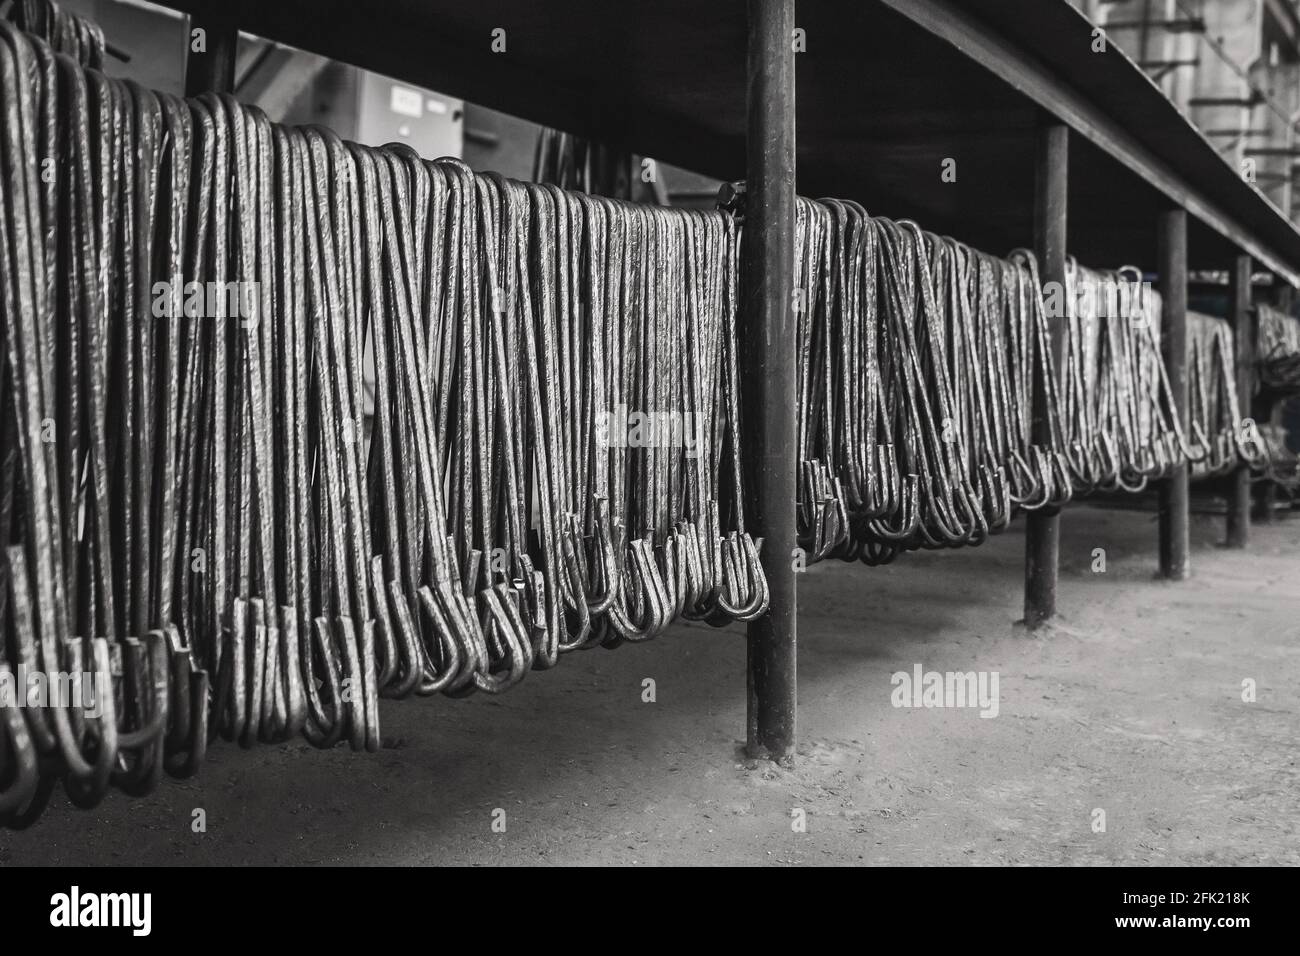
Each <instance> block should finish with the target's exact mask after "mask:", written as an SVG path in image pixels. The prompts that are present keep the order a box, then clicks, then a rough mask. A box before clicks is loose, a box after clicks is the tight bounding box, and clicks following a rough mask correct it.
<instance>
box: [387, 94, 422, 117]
mask: <svg viewBox="0 0 1300 956" xmlns="http://www.w3.org/2000/svg"><path fill="white" fill-rule="evenodd" d="M388 108H389V109H391V110H392V111H393V112H394V113H397V114H399V115H401V116H414V117H415V118H417V119H418V118H419V117H421V116H423V115H424V97H423V96H422V95H421V94H420V91H419V90H413V89H410V88H409V87H405V86H394V87H393V95H392V98H391V99H390V100H389V103H388Z"/></svg>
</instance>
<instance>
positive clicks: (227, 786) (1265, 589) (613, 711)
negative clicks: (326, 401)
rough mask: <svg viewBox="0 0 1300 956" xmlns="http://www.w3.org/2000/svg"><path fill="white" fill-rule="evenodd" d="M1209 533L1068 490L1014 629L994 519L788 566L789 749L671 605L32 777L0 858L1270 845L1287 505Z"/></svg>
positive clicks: (1141, 850) (1281, 771) (1294, 636)
mask: <svg viewBox="0 0 1300 956" xmlns="http://www.w3.org/2000/svg"><path fill="white" fill-rule="evenodd" d="M1221 537H1222V520H1221V519H1218V520H1213V519H1198V521H1197V524H1196V525H1195V528H1194V542H1195V556H1194V575H1195V577H1194V580H1193V581H1192V582H1189V583H1186V584H1183V585H1168V584H1163V583H1160V582H1157V581H1155V580H1153V576H1152V573H1153V569H1154V547H1155V540H1156V531H1155V524H1154V520H1153V518H1152V516H1150V515H1147V514H1142V513H1133V512H1103V511H1099V510H1094V509H1090V508H1080V509H1075V510H1071V511H1070V512H1068V513H1067V514H1066V516H1065V520H1064V537H1063V544H1062V575H1061V595H1060V603H1061V607H1062V609H1063V614H1062V616H1061V620H1060V624H1059V626H1057V627H1055V628H1053V629H1051V630H1050V631H1049V632H1048V633H1046V634H1044V635H1043V636H1041V637H1038V636H1032V637H1031V636H1029V635H1028V634H1027V633H1026V632H1025V631H1024V629H1023V628H1020V627H1017V626H1016V625H1015V624H1014V623H1013V622H1014V621H1015V620H1016V618H1018V617H1019V616H1020V601H1021V573H1022V571H1021V567H1022V549H1023V535H1022V528H1020V527H1018V528H1016V529H1013V530H1012V531H1010V532H1008V533H1007V534H1005V535H1004V536H1002V537H1001V538H998V539H995V540H994V541H992V542H990V543H989V544H987V545H986V546H984V547H981V548H978V549H969V550H964V551H952V552H946V553H927V554H920V555H912V556H908V557H906V558H904V559H903V560H902V561H900V562H899V563H898V564H896V565H894V566H893V567H889V568H883V569H868V568H863V567H855V566H847V565H842V564H839V563H828V564H824V565H820V566H817V567H815V568H813V569H811V570H810V572H809V573H808V574H807V575H806V576H805V577H804V578H803V579H801V584H800V602H801V611H800V648H799V664H800V686H799V692H800V700H801V707H800V714H799V720H800V735H801V738H802V740H803V741H804V743H803V746H802V748H801V750H802V752H801V755H800V758H799V760H798V762H797V764H796V766H795V767H794V769H793V770H785V769H781V768H778V767H774V766H771V765H769V764H761V765H758V766H754V765H752V764H751V765H746V762H744V761H743V760H742V759H741V757H740V756H739V743H740V741H739V739H738V738H739V737H740V736H741V735H742V733H743V727H744V686H745V685H744V643H743V639H742V635H741V632H740V631H738V630H736V631H722V632H718V631H713V630H711V629H708V628H690V627H682V628H678V629H676V630H675V631H673V632H672V633H670V634H669V635H667V636H666V637H664V638H661V639H659V640H658V641H655V642H652V643H650V644H646V645H641V646H639V647H625V648H623V649H621V650H618V651H615V652H606V651H601V650H595V651H590V652H586V653H583V654H578V655H570V656H569V657H566V658H565V659H564V660H563V661H562V663H561V665H560V667H559V668H558V669H556V670H554V671H552V672H550V673H544V674H533V675H531V676H530V677H529V678H528V679H527V680H526V681H525V682H524V684H523V685H522V686H520V687H519V688H517V689H515V690H513V691H512V692H510V693H509V694H507V695H504V696H502V697H500V698H495V699H493V698H488V697H483V696H478V697H476V698H474V699H471V700H468V701H459V702H458V701H451V700H444V699H437V700H431V701H423V702H405V703H395V704H391V705H387V706H386V708H385V710H384V712H383V720H384V733H385V736H386V737H388V738H390V742H391V743H392V744H393V745H394V746H393V747H392V748H391V749H386V750H384V751H382V752H381V753H379V754H377V755H371V756H365V755H356V754H352V753H350V752H348V751H347V750H346V749H338V750H335V751H332V752H330V753H321V752H317V751H313V750H312V749H311V748H309V747H308V746H306V745H305V744H291V745H285V746H280V747H270V748H262V749H258V750H251V751H241V750H239V749H237V748H235V747H232V746H230V745H218V746H217V747H216V748H215V752H214V753H213V754H212V755H211V759H210V760H209V763H208V765H207V766H206V767H205V769H204V771H203V772H202V774H201V775H200V777H199V778H198V779H197V781H190V782H188V783H176V782H172V781H168V782H166V783H164V785H163V787H162V788H161V790H160V792H158V793H156V794H155V795H154V796H152V797H151V798H149V799H147V800H143V801H136V802H132V801H129V800H127V799H126V798H124V797H123V796H122V795H121V794H115V795H113V796H112V797H111V798H110V799H109V800H108V801H107V802H106V803H105V804H104V805H103V806H102V807H101V808H100V809H99V810H97V811H95V812H91V813H82V812H78V811H74V810H72V809H70V808H69V807H68V805H67V804H66V802H64V801H63V800H62V798H61V797H56V801H55V804H54V805H53V806H52V807H51V810H50V812H49V813H48V814H47V816H46V818H45V819H44V820H43V821H42V822H41V823H40V824H38V825H37V827H36V828H35V829H34V830H33V831H30V832H28V833H25V834H19V835H14V834H8V833H2V832H0V864H6V863H13V864H19V863H100V864H118V865H120V864H129V863H135V862H151V863H191V864H243V863H346V864H366V863H397V864H422V863H441V864H447V863H456V864H517V863H524V864H535V863H593V864H602V863H608V864H626V865H633V864H642V865H645V864H666V863H706V864H707V863H732V864H786V865H791V864H824V863H850V864H853V863H867V864H963V863H971V864H997V863H1040V864H1076V863H1078V864H1105V863H1123V864H1235V863H1289V864H1293V865H1294V864H1297V863H1300V834H1298V833H1297V829H1298V827H1300V797H1298V796H1297V794H1300V772H1298V768H1297V746H1296V741H1297V740H1300V706H1298V701H1297V688H1300V521H1291V522H1287V523H1283V524H1280V525H1275V526H1271V527H1256V529H1255V540H1254V542H1253V544H1252V547H1251V549H1250V550H1249V551H1248V552H1244V553H1243V552H1230V551H1225V550H1222V549H1220V548H1218V547H1217V546H1216V545H1215V542H1216V541H1218V540H1219V539H1221ZM1095 548H1104V549H1105V552H1106V561H1107V565H1106V571H1105V573H1094V572H1093V571H1092V570H1091V566H1092V563H1093V550H1094V549H1095ZM915 664H921V665H923V666H924V668H925V669H926V670H938V671H967V670H977V671H978V670H986V671H997V672H998V673H999V678H1000V680H999V690H1000V701H1001V703H1000V713H999V716H997V717H996V718H995V719H981V718H980V717H979V715H978V712H977V711H975V710H969V709H968V710H956V709H947V710H941V709H895V708H894V707H892V706H891V703H890V696H891V691H892V689H893V688H892V687H891V684H890V675H891V674H892V673H893V672H895V671H899V670H904V671H911V669H912V668H913V666H914V665H915ZM647 677H651V678H654V680H655V682H656V690H657V701H656V702H655V703H643V702H642V700H641V691H642V680H643V679H644V678H647ZM1245 678H1252V679H1254V680H1255V682H1256V684H1257V695H1258V696H1257V700H1256V701H1255V702H1254V703H1244V702H1243V701H1242V692H1241V688H1242V681H1243V679H1245ZM199 807H201V808H203V809H204V810H205V811H206V814H207V822H208V830H207V833H206V834H203V835H199V834H194V833H192V832H191V828H190V822H191V819H192V811H193V810H194V808H199ZM796 808H799V809H802V810H804V811H805V813H806V820H807V829H806V832H804V833H796V832H793V830H792V810H794V809H796ZM1095 808H1100V809H1103V810H1104V811H1105V814H1106V821H1105V822H1106V830H1105V832H1104V833H1097V832H1094V831H1093V827H1092V823H1093V820H1094V816H1093V811H1094V809H1095ZM498 809H500V810H504V811H505V814H504V819H505V823H506V832H505V833H496V832H494V831H493V829H492V821H493V813H494V810H498ZM500 817H501V815H500V814H499V813H498V814H497V818H498V819H500Z"/></svg>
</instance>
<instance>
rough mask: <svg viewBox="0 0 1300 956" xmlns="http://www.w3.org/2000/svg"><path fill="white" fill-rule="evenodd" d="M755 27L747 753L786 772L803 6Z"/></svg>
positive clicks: (758, 8)
mask: <svg viewBox="0 0 1300 956" xmlns="http://www.w3.org/2000/svg"><path fill="white" fill-rule="evenodd" d="M748 17H749V48H748V57H747V67H746V71H747V78H748V82H747V86H746V108H747V111H748V135H747V139H746V150H747V161H748V166H749V168H748V172H747V176H746V187H745V188H746V196H745V238H744V254H745V279H744V283H745V289H744V291H745V298H744V302H745V306H744V308H745V314H744V336H743V338H744V351H743V360H744V366H743V368H744V379H745V381H744V384H743V387H744V389H745V405H744V408H745V412H746V418H745V450H746V452H747V453H748V455H747V457H748V459H749V461H748V468H749V474H748V498H749V514H750V520H751V521H752V529H751V530H752V533H753V534H754V535H756V536H759V537H762V539H763V552H762V556H763V570H764V572H765V573H766V574H767V581H768V587H769V589H770V590H771V598H772V599H771V606H770V608H769V609H768V611H767V613H766V614H764V615H763V616H762V617H761V618H759V619H758V620H756V621H754V622H752V623H751V624H750V625H749V632H748V681H747V686H748V720H747V723H748V733H747V742H748V749H749V753H750V755H751V756H754V757H760V756H769V757H772V758H773V759H778V760H779V759H782V758H785V757H789V756H791V755H793V753H794V746H795V578H794V565H793V561H792V554H793V552H794V548H795V546H796V543H797V542H796V538H795V507H796V505H795V498H796V494H797V485H796V475H797V463H796V461H795V455H794V449H795V447H796V444H795V439H796V434H797V424H796V417H797V411H798V409H797V398H796V387H795V381H796V380H795V362H796V356H795V316H794V309H793V297H792V293H793V287H794V228H795V192H794V163H795V139H794V117H795V99H794V50H793V47H792V35H793V31H794V3H793V2H792V0H748Z"/></svg>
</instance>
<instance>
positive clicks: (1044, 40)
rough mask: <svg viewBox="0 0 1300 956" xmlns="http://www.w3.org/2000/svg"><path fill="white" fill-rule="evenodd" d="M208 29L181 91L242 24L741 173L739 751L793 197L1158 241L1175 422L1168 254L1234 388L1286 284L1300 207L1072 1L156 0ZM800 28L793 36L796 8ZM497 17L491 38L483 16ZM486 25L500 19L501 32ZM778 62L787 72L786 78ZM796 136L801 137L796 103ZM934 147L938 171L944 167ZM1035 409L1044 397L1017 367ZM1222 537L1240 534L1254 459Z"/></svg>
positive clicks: (1041, 609)
mask: <svg viewBox="0 0 1300 956" xmlns="http://www.w3.org/2000/svg"><path fill="white" fill-rule="evenodd" d="M162 2H164V3H166V4H167V5H168V6H171V7H174V8H176V9H178V10H181V11H183V12H186V13H189V14H191V15H192V17H193V18H194V20H193V25H194V26H196V27H203V28H204V29H205V30H206V31H207V37H206V40H207V49H206V52H204V53H193V52H192V53H191V55H190V61H189V69H188V74H187V79H186V89H187V92H188V93H190V94H196V93H199V92H203V91H227V90H229V88H230V82H231V76H232V75H233V64H234V56H235V47H236V43H237V32H236V29H237V28H238V29H243V30H246V31H248V32H251V33H255V34H257V35H259V36H262V37H266V38H268V39H272V40H276V41H279V42H282V43H286V44H289V45H293V46H297V47H300V48H303V49H308V50H310V51H311V52H314V53H318V54H321V55H325V56H330V57H333V58H336V59H340V60H344V61H347V62H350V63H353V64H356V65H358V66H361V67H364V68H367V69H372V70H376V71H379V72H382V73H385V74H388V75H393V76H396V77H399V78H401V79H403V80H405V81H407V82H411V83H416V84H419V85H422V86H427V87H431V88H435V89H438V90H441V91H444V92H446V93H448V94H451V95H456V96H460V97H463V98H465V99H467V100H471V101H474V102H477V103H480V104H483V105H485V106H489V107H492V108H494V109H499V110H502V111H504V112H508V113H512V114H515V115H518V116H522V117H525V118H528V119H531V120H534V121H537V122H539V123H543V124H545V125H548V126H552V127H556V128H560V129H565V130H567V131H570V132H573V133H575V134H578V135H583V136H587V137H590V138H594V139H600V140H602V141H604V142H606V143H608V144H610V145H611V146H616V147H620V148H623V149H627V150H629V151H634V152H638V153H641V154H646V155H652V156H656V157H658V158H661V159H663V160H665V161H668V162H671V163H674V164H676V165H680V166H683V167H686V168H690V169H693V170H696V171H698V172H701V173H705V174H708V175H711V176H714V177H717V178H720V179H724V180H736V179H745V180H746V182H747V197H746V225H745V228H746V248H747V253H746V254H747V256H748V257H749V258H748V268H747V270H746V275H747V282H748V289H747V292H748V295H747V303H748V305H747V314H746V315H745V319H744V320H745V323H746V330H747V335H746V340H747V343H748V345H747V348H748V351H747V352H746V354H745V355H744V356H743V361H744V370H745V373H746V374H745V375H744V378H745V379H746V381H747V383H748V386H747V387H748V388H749V392H748V393H747V395H746V397H745V402H746V404H745V407H746V413H747V416H748V417H747V420H746V429H747V432H748V434H747V440H748V443H749V448H750V450H751V454H750V456H749V459H750V460H749V467H750V469H751V474H750V477H749V485H748V493H749V501H748V505H749V510H750V513H751V519H750V520H752V521H753V526H754V528H755V529H756V532H755V533H756V535H758V536H761V537H763V539H764V542H765V543H764V547H763V564H764V569H765V570H766V572H767V575H768V579H769V583H770V588H771V610H770V611H769V612H768V614H766V615H765V616H764V617H763V618H761V619H760V620H758V621H756V622H755V623H753V624H751V625H750V627H749V634H748V701H749V707H748V714H749V717H748V734H747V736H748V743H749V748H750V751H751V753H754V754H756V755H758V754H762V755H767V756H771V757H773V758H778V759H780V758H785V757H788V756H790V755H791V754H793V752H794V749H795V744H796V740H797V734H796V723H795V715H796V643H797V642H796V587H795V582H796V578H795V570H794V565H793V562H792V561H791V553H792V551H793V549H794V547H795V544H796V542H795V498H796V489H797V462H796V461H795V460H794V455H793V454H792V449H793V448H794V447H795V445H796V443H795V416H796V401H795V397H794V396H795V387H794V383H795V368H794V364H795V363H794V344H793V337H794V324H793V316H792V314H791V305H790V304H791V300H792V292H793V281H794V278H793V258H794V254H793V250H794V199H795V189H796V157H797V161H798V186H799V189H800V191H801V192H803V193H804V194H807V195H839V196H845V197H850V198H853V199H856V200H858V201H860V202H862V203H864V204H865V205H867V207H868V208H869V209H870V210H871V211H872V212H873V213H879V214H883V215H890V216H894V217H900V218H902V217H910V218H915V219H917V220H918V221H920V222H922V223H924V224H926V226H927V227H928V228H930V229H933V230H935V231H941V232H944V231H946V232H950V233H953V234H956V235H960V236H961V237H962V238H963V240H965V241H968V242H970V243H972V244H975V245H979V246H982V247H984V248H988V249H995V250H1006V249H1010V248H1012V247H1015V246H1017V245H1023V244H1024V243H1025V242H1026V240H1028V239H1030V237H1033V244H1034V246H1035V251H1036V253H1037V255H1038V257H1039V261H1040V263H1041V267H1042V273H1043V277H1044V279H1045V280H1049V281H1050V280H1052V279H1056V280H1057V281H1061V280H1063V278H1064V275H1065V257H1066V251H1067V249H1068V250H1069V251H1070V252H1071V253H1073V254H1075V255H1077V256H1078V257H1079V258H1080V260H1082V261H1088V262H1097V263H1108V264H1114V265H1118V264H1119V263H1121V262H1132V263H1137V264H1139V265H1141V264H1154V265H1156V266H1157V268H1158V273H1159V276H1160V282H1161V286H1162V292H1163V294H1164V314H1163V323H1164V334H1163V336H1162V341H1163V342H1164V347H1165V349H1166V354H1165V360H1166V364H1167V370H1168V373H1169V378H1170V382H1171V384H1172V385H1173V389H1174V394H1175V401H1176V404H1177V405H1178V409H1179V412H1180V414H1181V415H1182V416H1183V418H1184V424H1186V421H1185V419H1186V413H1187V375H1186V357H1185V352H1184V350H1183V348H1182V343H1183V341H1184V338H1185V325H1186V291H1187V274H1188V271H1189V269H1191V270H1212V269H1217V270H1224V269H1229V270H1230V274H1231V275H1232V276H1233V286H1232V290H1233V295H1232V302H1233V314H1232V316H1231V318H1232V320H1233V322H1234V326H1235V329H1236V332H1237V341H1238V343H1239V344H1238V356H1237V375H1238V387H1239V389H1242V391H1241V394H1245V395H1249V394H1250V390H1249V388H1248V385H1249V383H1250V378H1249V376H1250V375H1251V374H1252V371H1251V368H1250V363H1249V357H1250V356H1251V355H1252V351H1251V348H1250V346H1251V344H1252V343H1253V335H1252V333H1251V326H1250V292H1249V290H1250V276H1251V272H1252V270H1255V269H1263V270H1267V271H1269V272H1271V273H1272V274H1273V275H1274V276H1275V277H1277V279H1278V280H1280V282H1281V283H1282V284H1283V285H1286V286H1294V285H1296V284H1297V283H1300V231H1297V229H1296V228H1295V226H1294V225H1293V224H1292V223H1290V222H1289V221H1288V220H1287V219H1286V218H1284V217H1283V216H1282V215H1281V214H1280V213H1279V212H1278V211H1277V209H1276V208H1275V207H1274V206H1272V205H1271V204H1270V203H1269V202H1268V201H1267V200H1266V199H1265V197H1264V196H1263V194H1262V193H1261V192H1260V191H1259V190H1258V189H1257V188H1256V187H1255V186H1254V185H1253V184H1251V183H1248V182H1245V181H1243V179H1242V177H1241V175H1240V174H1239V173H1238V172H1237V171H1236V170H1234V169H1233V168H1232V167H1230V166H1229V165H1227V164H1226V163H1225V162H1224V161H1223V159H1222V158H1221V157H1220V156H1219V155H1218V153H1217V151H1216V150H1215V148H1214V147H1213V145H1211V143H1210V142H1209V141H1208V140H1207V139H1206V138H1205V137H1204V136H1203V135H1201V134H1200V133H1199V132H1197V131H1196V130H1195V129H1194V128H1193V127H1192V126H1191V125H1190V124H1189V123H1188V121H1187V119H1186V118H1185V117H1184V116H1183V115H1182V114H1180V113H1179V112H1178V110H1177V109H1176V108H1175V107H1174V105H1173V104H1172V103H1170V102H1169V101H1168V100H1167V99H1166V98H1165V97H1164V95H1163V94H1162V93H1161V92H1160V90H1159V89H1158V88H1157V87H1156V86H1155V85H1154V84H1153V83H1152V82H1151V81H1150V79H1148V77H1147V76H1146V75H1145V74H1144V73H1143V72H1142V70H1141V68H1140V67H1139V66H1138V65H1137V64H1136V63H1134V62H1133V61H1132V60H1131V59H1129V58H1128V57H1126V56H1125V55H1124V54H1123V53H1122V52H1120V51H1119V50H1117V49H1115V48H1114V47H1108V48H1107V49H1106V50H1105V51H1103V52H1095V51H1094V45H1093V43H1092V40H1093V29H1094V28H1093V25H1092V24H1091V22H1090V21H1088V20H1087V19H1086V18H1084V17H1083V16H1082V15H1081V14H1080V13H1079V12H1078V11H1076V10H1075V9H1074V8H1073V7H1071V6H1070V5H1069V3H1068V2H1067V0H963V2H960V3H959V2H956V0H857V2H853V3H832V2H828V0H821V2H817V0H805V2H804V3H803V4H801V5H800V6H799V8H798V10H797V16H796V8H795V4H794V3H793V2H792V0H726V2H722V3H718V4H698V3H696V2H693V0H661V2H658V3H655V4H618V3H609V2H608V0H565V2H552V3H547V4H537V3H534V2H531V0H476V2H474V3H461V2H457V0H418V2H417V0H372V2H368V3H365V4H358V3H348V2H343V0H279V2H270V0H257V2H253V0H237V2H232V0H225V2H215V0H162ZM796 28H799V29H801V30H803V32H804V38H805V43H804V45H803V49H804V52H798V53H796V52H795V51H794V44H793V43H792V32H793V31H794V30H795V29H796ZM498 30H501V31H504V33H503V34H500V35H499V36H501V37H503V38H504V50H498V49H494V44H493V42H492V41H493V39H494V38H496V37H498V34H496V33H494V31H498ZM497 46H499V44H497ZM796 66H797V67H798V70H797V72H798V74H799V93H800V96H799V97H796V89H795V74H796ZM797 107H798V108H799V109H798V137H797V140H796V135H795V129H796V110H797ZM945 160H955V161H956V164H957V165H956V170H957V181H956V182H953V183H945V182H943V181H942V180H941V177H940V172H941V168H942V166H943V164H944V162H945ZM1036 392H1037V395H1036V399H1037V400H1036V402H1035V417H1036V420H1038V423H1039V427H1041V426H1042V422H1041V417H1042V414H1043V409H1044V399H1043V388H1042V383H1041V382H1039V383H1037V388H1036ZM1232 487H1233V497H1232V503H1231V506H1230V509H1229V524H1228V527H1229V532H1228V540H1229V543H1230V544H1231V545H1234V546H1239V547H1240V546H1244V545H1245V543H1246V539H1247V537H1248V529H1249V519H1248V514H1249V476H1248V475H1247V474H1246V473H1245V472H1244V470H1241V469H1239V470H1238V472H1237V474H1236V476H1235V478H1234V483H1233V486H1232ZM1160 500H1161V504H1160V540H1159V544H1160V546H1159V559H1160V569H1161V573H1162V574H1163V575H1164V576H1166V577H1168V578H1172V579H1180V578H1184V577H1186V576H1187V575H1188V573H1189V562H1188V550H1189V548H1188V494H1187V472H1186V468H1185V467H1184V468H1183V470H1182V472H1181V473H1180V474H1177V475H1176V476H1175V477H1174V478H1172V479H1171V480H1169V481H1167V482H1165V483H1164V485H1163V486H1162V488H1161V498H1160ZM1060 520H1061V518H1060V515H1059V513H1056V514H1042V515H1035V516H1033V517H1031V518H1030V519H1029V524H1028V534H1027V552H1026V587H1025V619H1026V622H1027V624H1028V625H1029V626H1031V627H1037V626H1039V625H1041V624H1043V623H1045V622H1047V621H1049V620H1050V619H1051V618H1052V616H1053V614H1054V613H1055V610H1056V583H1057V567H1058V547H1059V522H1060Z"/></svg>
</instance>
